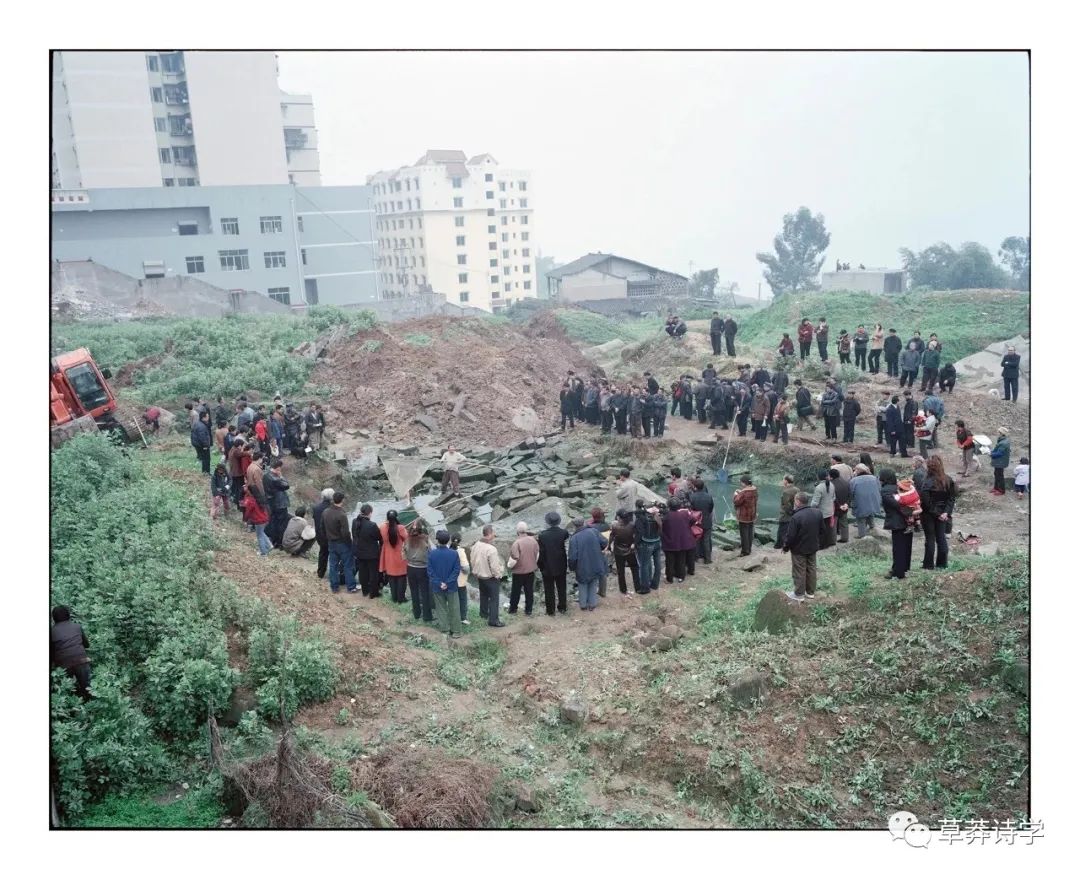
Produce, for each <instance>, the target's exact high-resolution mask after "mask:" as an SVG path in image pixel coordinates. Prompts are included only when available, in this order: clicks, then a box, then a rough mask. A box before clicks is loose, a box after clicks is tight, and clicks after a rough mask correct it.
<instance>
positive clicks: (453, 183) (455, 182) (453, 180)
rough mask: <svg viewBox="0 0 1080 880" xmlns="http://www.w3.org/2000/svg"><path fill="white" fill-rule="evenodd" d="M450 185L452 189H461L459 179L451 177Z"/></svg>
mask: <svg viewBox="0 0 1080 880" xmlns="http://www.w3.org/2000/svg"><path fill="white" fill-rule="evenodd" d="M450 185H451V186H453V187H454V189H461V178H460V177H451V178H450Z"/></svg>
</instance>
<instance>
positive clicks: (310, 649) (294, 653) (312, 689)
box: [248, 619, 338, 718]
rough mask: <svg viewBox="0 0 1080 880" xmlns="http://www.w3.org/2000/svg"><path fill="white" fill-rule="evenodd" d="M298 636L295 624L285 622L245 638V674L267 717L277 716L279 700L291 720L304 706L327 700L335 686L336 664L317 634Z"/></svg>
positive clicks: (260, 628)
mask: <svg viewBox="0 0 1080 880" xmlns="http://www.w3.org/2000/svg"><path fill="white" fill-rule="evenodd" d="M298 633H299V625H298V623H297V622H296V621H295V620H293V619H288V620H283V621H276V622H273V623H271V624H270V625H268V626H265V627H259V628H257V629H255V630H253V631H252V633H251V635H250V636H249V638H248V675H249V676H250V677H251V680H252V683H253V684H254V685H255V687H256V688H257V690H256V698H257V700H258V705H259V712H260V713H261V714H262V715H264V716H265V717H267V718H277V717H278V715H279V714H280V708H281V703H280V701H281V700H282V697H284V708H285V715H286V717H288V718H291V717H292V716H293V715H295V714H296V712H297V710H298V709H299V708H300V706H301V705H303V704H304V703H311V702H319V701H321V700H326V699H329V698H330V697H331V696H333V693H334V689H335V687H337V682H338V671H337V664H336V662H335V658H334V655H333V652H332V651H331V649H330V646H329V645H328V644H327V642H326V641H325V639H323V637H322V635H321V633H317V632H316V633H313V634H311V635H308V636H304V637H300V636H299V635H298ZM283 687H284V694H283V692H282V689H283Z"/></svg>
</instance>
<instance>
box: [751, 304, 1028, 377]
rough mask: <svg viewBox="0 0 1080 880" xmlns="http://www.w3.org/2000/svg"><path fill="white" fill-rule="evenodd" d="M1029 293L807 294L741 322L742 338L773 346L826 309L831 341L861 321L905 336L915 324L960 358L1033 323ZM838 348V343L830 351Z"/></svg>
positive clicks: (907, 337) (763, 345) (947, 350)
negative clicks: (783, 335)
mask: <svg viewBox="0 0 1080 880" xmlns="http://www.w3.org/2000/svg"><path fill="white" fill-rule="evenodd" d="M1029 304H1030V295H1029V294H1027V293H1020V292H1017V291H1013V290H945V291H933V292H930V293H908V294H904V295H903V296H874V295H872V294H866V293H849V292H846V291H838V292H833V293H814V294H805V295H801V296H798V297H795V298H793V299H782V300H779V301H778V302H775V303H773V304H772V305H771V306H769V307H768V308H766V309H762V310H761V311H759V312H756V313H754V314H752V315H748V316H747V317H746V318H745V319H744V320H743V321H741V322H740V327H739V338H740V339H741V340H742V341H743V342H744V343H746V344H750V345H755V346H761V347H763V348H764V347H767V348H775V346H776V345H777V344H778V343H779V341H780V337H781V335H782V334H783V333H784V332H785V331H786V332H788V333H791V335H792V339H794V338H795V328H796V326H797V324H798V322H799V319H800V318H802V317H807V318H809V319H810V320H811V321H814V322H816V321H817V319H818V318H820V317H821V316H822V315H824V316H825V317H826V318H827V319H828V322H829V327H830V329H831V333H830V345H831V344H832V342H834V341H835V340H836V339H837V338H839V335H840V331H841V330H842V329H844V330H847V331H849V332H852V333H853V332H854V331H855V328H856V327H857V326H858V325H859V324H860V323H861V324H865V325H866V328H867V330H873V325H874V324H875V323H877V322H879V321H880V322H881V324H882V325H883V326H884V327H885V329H886V330H888V329H889V328H890V327H895V328H896V329H897V331H898V333H899V335H900V336H901V338H903V339H904V341H907V340H908V339H909V338H910V337H911V334H912V332H913V331H914V330H916V329H918V330H921V331H922V335H923V337H924V338H926V337H928V336H929V335H930V334H931V333H937V334H938V336H939V337H940V338H941V340H942V342H943V343H944V344H945V351H946V352H947V353H948V356H949V358H950V359H952V360H959V359H960V358H963V357H967V356H968V355H969V354H974V353H975V352H977V351H979V350H981V349H983V348H985V347H986V346H987V345H989V344H990V343H992V342H999V341H1001V340H1003V339H1008V338H1009V337H1011V336H1016V335H1017V334H1019V333H1027V332H1029V329H1030V316H1029ZM832 353H833V354H835V348H833V351H832Z"/></svg>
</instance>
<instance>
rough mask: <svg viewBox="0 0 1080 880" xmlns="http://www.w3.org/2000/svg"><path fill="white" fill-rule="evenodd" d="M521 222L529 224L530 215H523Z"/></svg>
mask: <svg viewBox="0 0 1080 880" xmlns="http://www.w3.org/2000/svg"><path fill="white" fill-rule="evenodd" d="M521 222H522V223H525V224H527V223H528V222H529V215H528V214H522V215H521Z"/></svg>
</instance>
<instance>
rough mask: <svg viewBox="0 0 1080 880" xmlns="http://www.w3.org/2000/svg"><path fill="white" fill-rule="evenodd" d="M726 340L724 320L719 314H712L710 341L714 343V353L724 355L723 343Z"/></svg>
mask: <svg viewBox="0 0 1080 880" xmlns="http://www.w3.org/2000/svg"><path fill="white" fill-rule="evenodd" d="M723 338H724V319H723V318H721V317H720V313H719V312H713V313H712V320H711V321H710V322H709V340H710V341H711V342H712V353H713V354H723V353H724V352H723V349H722V348H721V343H722V341H723Z"/></svg>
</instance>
